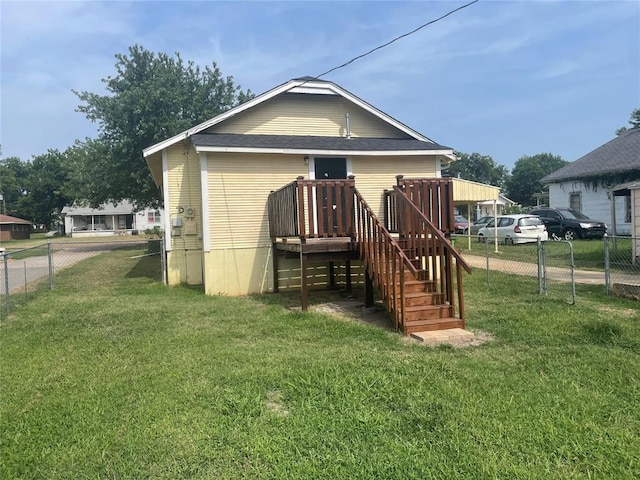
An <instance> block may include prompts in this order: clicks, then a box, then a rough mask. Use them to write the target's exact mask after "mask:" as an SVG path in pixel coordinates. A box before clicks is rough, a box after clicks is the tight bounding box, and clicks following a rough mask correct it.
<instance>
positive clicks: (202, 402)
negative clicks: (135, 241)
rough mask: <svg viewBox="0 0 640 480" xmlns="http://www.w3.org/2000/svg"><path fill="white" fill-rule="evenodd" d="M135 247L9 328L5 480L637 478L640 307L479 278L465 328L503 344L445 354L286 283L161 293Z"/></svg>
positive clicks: (0, 473)
mask: <svg viewBox="0 0 640 480" xmlns="http://www.w3.org/2000/svg"><path fill="white" fill-rule="evenodd" d="M130 256H131V254H130V252H125V251H117V252H114V253H113V254H112V255H110V256H109V257H106V258H108V259H110V261H108V262H107V261H106V259H105V257H103V256H97V257H93V258H91V259H88V260H86V261H84V262H82V263H80V264H78V265H76V266H75V267H72V268H70V269H68V270H65V271H63V272H61V274H60V275H61V276H66V280H67V281H65V278H64V277H63V278H61V279H60V281H59V282H58V285H60V288H58V289H56V290H54V291H45V292H41V293H39V294H38V296H37V297H36V298H35V299H33V300H32V301H31V302H29V303H27V304H25V305H23V306H22V307H20V309H18V310H17V311H16V312H15V313H14V314H12V315H11V316H10V317H9V319H7V320H6V321H4V322H3V323H2V324H0V325H1V326H0V335H1V337H0V338H1V345H2V350H1V357H0V382H1V385H2V402H1V410H0V411H1V417H0V478H12V479H19V478H29V479H37V478H43V479H44V478H46V479H67V478H69V479H76V478H171V479H176V478H215V479H217V478H225V479H226V478H229V479H240V478H251V479H254V478H257V479H263V478H264V479H266V478H314V479H317V478H320V479H322V478H327V479H328V478H331V479H334V478H363V479H364V478H366V479H370V478H402V479H405V478H416V479H417V478H473V479H478V478H480V479H482V478H487V479H495V478H498V479H499V478H504V479H512V478H544V479H571V478H576V479H578V478H612V479H626V478H629V479H631V478H638V476H640V463H639V462H640V460H639V458H640V457H639V456H638V452H640V434H639V432H640V409H639V408H638V407H639V406H640V400H639V399H640V382H639V381H638V380H640V379H639V378H638V377H639V376H640V373H639V372H640V322H639V320H640V316H639V314H638V305H637V303H633V302H631V301H625V300H621V299H615V298H610V297H605V296H603V295H601V294H600V293H599V291H598V290H596V289H593V288H588V287H579V295H580V302H579V303H578V305H575V306H568V305H566V304H564V303H563V302H561V301H552V300H545V299H541V298H540V297H538V296H537V295H535V294H527V293H523V292H526V290H527V289H525V288H523V284H522V283H521V282H522V281H526V280H522V279H520V278H518V277H515V276H513V277H507V276H506V275H505V276H503V277H500V279H499V280H498V281H497V282H495V283H492V287H491V290H487V287H486V286H485V285H484V278H483V276H482V275H477V274H476V275H472V276H471V277H468V278H467V282H466V284H467V287H468V288H467V290H466V300H467V302H466V303H467V313H468V326H469V327H470V328H471V329H476V330H482V331H486V332H490V333H491V334H492V335H493V336H494V337H495V340H494V341H492V342H489V343H486V344H484V345H482V346H480V347H469V348H463V349H454V348H450V347H439V348H430V347H424V346H420V345H418V344H415V343H413V342H411V341H407V340H405V339H403V338H401V337H400V336H398V335H396V334H393V333H390V332H389V331H387V330H384V329H382V328H379V327H375V326H371V325H368V324H365V323H360V322H357V321H352V320H345V319H340V318H334V317H330V316H326V315H321V314H314V313H302V312H299V311H295V310H292V309H290V308H287V305H288V303H289V302H290V301H291V298H292V297H288V296H286V295H264V296H255V297H249V298H230V297H224V296H216V297H206V296H204V295H202V293H201V292H200V291H199V290H198V289H196V288H189V287H176V288H163V287H162V286H160V285H158V284H157V283H154V282H152V281H150V280H149V278H148V277H147V276H146V275H145V274H144V272H145V271H147V267H148V266H147V265H145V262H147V261H151V260H150V259H148V258H141V259H137V260H136V263H135V264H132V263H131V259H130V258H129V257H130ZM96 271H100V272H102V275H99V276H97V275H95V272H96Z"/></svg>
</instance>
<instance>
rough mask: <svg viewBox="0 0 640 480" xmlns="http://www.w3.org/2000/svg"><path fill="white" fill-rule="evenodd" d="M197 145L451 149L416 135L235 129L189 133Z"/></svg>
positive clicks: (346, 149)
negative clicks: (332, 134)
mask: <svg viewBox="0 0 640 480" xmlns="http://www.w3.org/2000/svg"><path fill="white" fill-rule="evenodd" d="M191 140H192V141H193V144H194V145H195V146H196V147H229V148H264V149H274V150H279V149H287V150H317V151H322V150H342V151H345V152H349V151H371V152H373V151H399V150H402V151H407V152H410V151H413V150H451V148H450V147H445V146H443V145H438V144H437V143H429V142H423V141H421V140H415V139H398V138H362V137H352V138H344V137H312V136H304V135H243V134H236V133H198V134H195V135H193V136H192V137H191Z"/></svg>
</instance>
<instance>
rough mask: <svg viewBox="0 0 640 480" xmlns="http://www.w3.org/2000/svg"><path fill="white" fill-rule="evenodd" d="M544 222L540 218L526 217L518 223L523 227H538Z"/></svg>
mask: <svg viewBox="0 0 640 480" xmlns="http://www.w3.org/2000/svg"><path fill="white" fill-rule="evenodd" d="M541 223H542V220H540V218H538V217H525V218H521V219H520V221H519V222H518V225H520V226H521V227H535V226H536V225H540V224H541Z"/></svg>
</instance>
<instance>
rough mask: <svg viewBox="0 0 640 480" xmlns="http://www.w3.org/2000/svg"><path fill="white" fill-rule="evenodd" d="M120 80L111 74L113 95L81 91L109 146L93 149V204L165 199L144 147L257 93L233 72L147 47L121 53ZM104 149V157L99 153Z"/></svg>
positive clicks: (85, 110) (118, 60) (89, 157)
mask: <svg viewBox="0 0 640 480" xmlns="http://www.w3.org/2000/svg"><path fill="white" fill-rule="evenodd" d="M115 58H116V64H115V67H116V72H117V74H116V75H115V76H114V77H107V78H106V79H103V82H104V83H105V84H106V89H107V91H108V92H109V94H108V95H99V94H97V93H90V92H77V91H74V93H75V94H76V95H77V96H78V98H79V99H80V100H81V101H82V102H83V103H82V104H81V105H80V106H79V107H78V108H77V111H79V112H81V113H84V114H85V115H86V116H87V118H88V119H89V120H91V121H94V122H98V123H99V136H98V138H97V139H96V140H97V141H98V142H99V143H100V144H102V148H97V149H96V148H95V147H96V146H95V145H92V146H91V148H90V149H89V150H88V151H87V152H85V153H87V161H88V164H87V167H88V168H87V171H89V172H90V175H88V176H87V178H86V179H85V180H86V182H87V184H88V185H89V187H88V188H89V190H90V191H91V192H92V197H91V198H89V200H90V201H91V204H93V205H97V204H100V203H103V202H107V201H119V200H122V199H127V198H128V199H131V200H132V201H134V203H136V204H138V205H145V204H154V203H157V202H158V201H159V198H160V196H159V193H160V192H159V191H158V189H157V188H156V187H155V185H154V183H153V181H152V179H151V174H150V173H149V170H148V168H147V166H146V163H145V161H144V158H143V156H142V149H143V148H146V147H149V146H151V145H153V144H154V143H157V142H159V141H162V140H165V139H167V138H169V137H171V136H173V135H176V134H178V133H180V132H181V131H184V130H186V129H188V128H190V127H192V126H194V125H197V124H198V123H201V122H203V121H205V120H207V119H209V118H211V117H214V116H216V115H218V114H220V113H222V112H224V111H226V110H228V109H230V108H231V107H234V106H236V105H238V104H239V103H242V102H244V101H246V100H248V99H250V98H251V97H252V94H251V92H250V91H248V90H247V91H246V92H244V91H242V90H241V89H240V87H239V86H236V85H235V84H234V81H233V77H230V76H229V77H225V78H223V76H222V73H221V72H220V70H219V68H218V67H217V65H216V64H215V63H213V64H212V66H211V67H209V66H206V67H205V68H204V69H201V68H200V67H198V66H196V65H195V64H194V63H193V62H192V61H188V62H186V63H185V62H184V61H183V60H182V58H181V57H180V54H179V53H176V54H175V56H174V57H171V56H169V55H167V54H164V53H159V54H155V53H153V52H150V51H148V50H145V49H144V48H142V47H141V46H139V45H135V46H133V47H130V48H129V54H128V55H123V54H117V55H116V56H115ZM98 152H99V153H100V154H97V153H98Z"/></svg>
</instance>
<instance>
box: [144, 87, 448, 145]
mask: <svg viewBox="0 0 640 480" xmlns="http://www.w3.org/2000/svg"><path fill="white" fill-rule="evenodd" d="M285 93H294V94H302V95H336V96H340V97H342V98H344V99H346V100H348V101H350V102H352V103H353V104H355V105H357V106H358V107H360V108H361V109H363V110H364V111H366V112H368V113H369V114H371V115H373V116H374V117H377V118H378V119H380V120H381V121H383V122H385V123H387V124H388V125H390V126H392V127H394V128H395V129H397V130H399V131H400V132H402V133H404V134H405V135H407V136H408V137H409V138H412V139H415V140H420V141H423V142H428V143H435V142H433V141H432V140H431V139H429V138H427V137H425V136H424V135H421V134H420V133H418V132H416V131H415V130H413V129H411V128H409V127H407V126H406V125H404V124H403V123H401V122H399V121H398V120H396V119H394V118H392V117H390V116H389V115H387V114H385V113H384V112H382V111H381V110H378V109H377V108H375V107H373V106H372V105H370V104H368V103H367V102H365V101H364V100H362V99H360V98H358V97H356V96H355V95H353V94H352V93H350V92H348V91H346V90H344V89H343V88H341V87H339V86H338V85H336V84H334V83H332V82H328V81H324V80H316V79H309V78H301V79H294V80H290V81H289V82H287V83H284V84H282V85H279V86H277V87H275V88H273V89H271V90H269V91H267V92H265V93H263V94H261V95H258V96H257V97H254V98H253V99H251V100H249V101H247V102H245V103H243V104H242V105H238V106H237V107H234V108H232V109H230V110H228V111H226V112H224V113H222V114H220V115H218V116H216V117H214V118H211V119H209V120H207V121H205V122H203V123H201V124H199V125H196V126H195V127H193V128H190V129H189V130H185V131H184V132H182V133H179V134H178V135H175V136H173V137H171V138H169V139H167V140H164V141H162V142H159V143H156V144H155V145H152V146H150V147H148V148H146V149H144V150H143V154H144V156H145V157H149V156H150V155H153V154H154V153H157V152H159V151H161V150H163V149H164V148H167V147H169V146H171V145H174V144H175V143H178V142H180V141H181V140H184V139H186V138H188V137H191V136H192V135H194V134H197V133H200V132H202V131H204V130H206V129H209V128H211V127H213V126H215V125H218V124H220V123H222V122H224V121H226V120H228V119H231V118H233V117H234V116H236V115H238V114H240V113H242V112H245V111H247V110H249V109H251V108H253V107H255V106H257V105H260V104H262V103H264V102H266V101H267V100H270V99H272V98H274V97H276V96H278V95H281V94H285Z"/></svg>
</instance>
